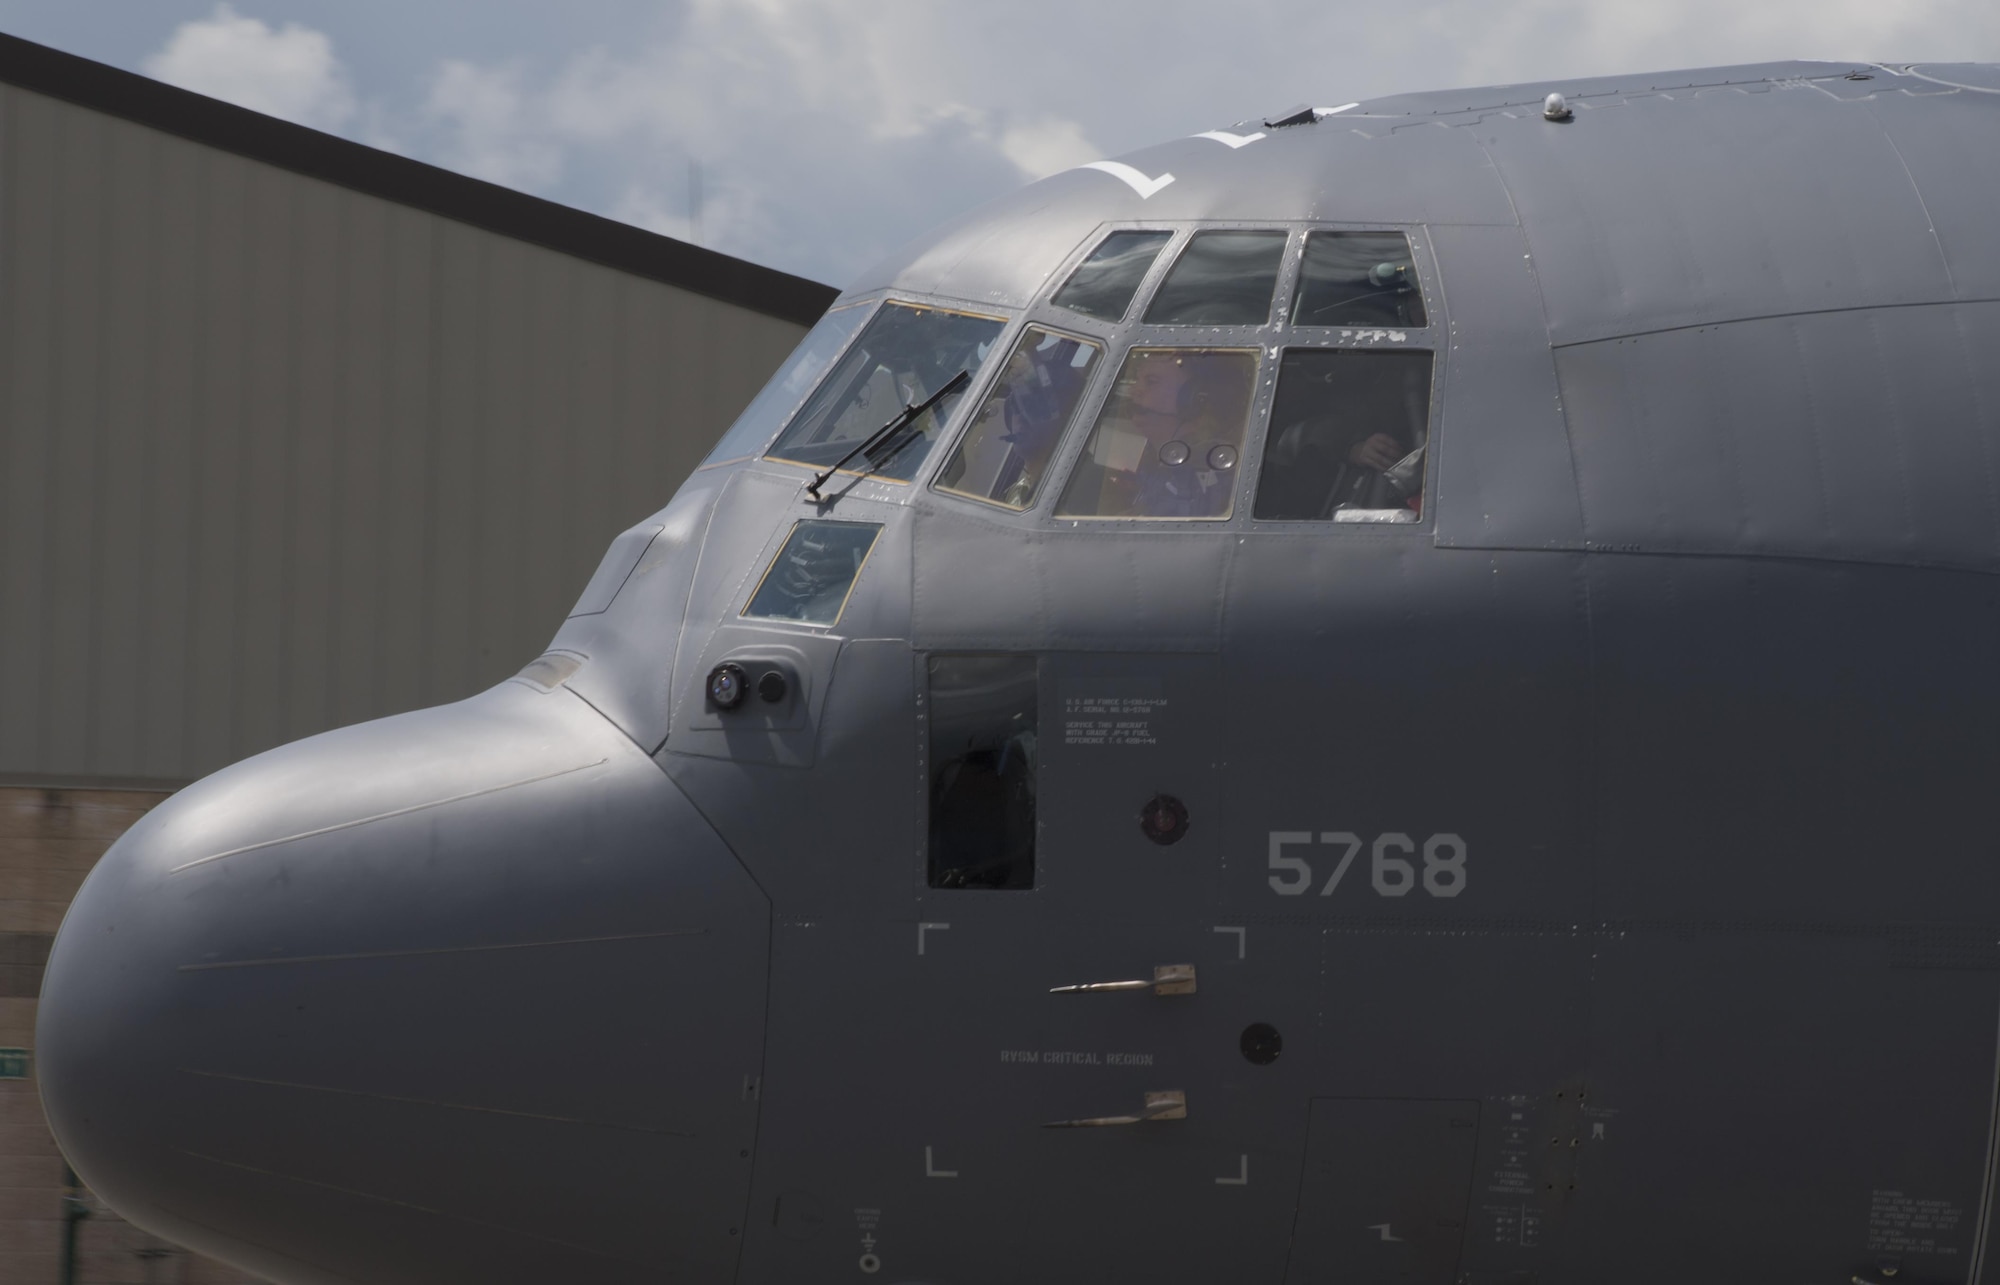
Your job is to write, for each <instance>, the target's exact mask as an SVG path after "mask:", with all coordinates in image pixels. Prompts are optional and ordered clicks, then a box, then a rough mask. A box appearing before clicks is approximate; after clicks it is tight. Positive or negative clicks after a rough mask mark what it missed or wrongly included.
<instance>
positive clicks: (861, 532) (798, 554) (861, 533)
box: [743, 519, 882, 625]
mask: <svg viewBox="0 0 2000 1285" xmlns="http://www.w3.org/2000/svg"><path fill="white" fill-rule="evenodd" d="M880 534H882V528H881V527H880V526H879V525H878V524H876V523H873V522H824V521H819V520H816V519H808V520H806V521H803V522H800V523H798V524H796V525H795V526H793V527H792V533H791V535H789V536H787V537H786V538H785V547H784V548H782V549H780V550H778V556H777V557H775V558H773V559H771V565H770V566H768V567H766V568H765V569H764V579H763V580H762V581H761V582H759V584H758V585H757V592H755V593H753V594H751V595H750V601H749V603H748V604H747V605H746V606H745V607H744V608H743V614H744V615H746V616H752V617H762V618H763V619H766V620H795V621H797V622H798V623H800V624H802V625H831V624H833V623H834V622H835V621H837V620H839V619H840V613H841V612H842V611H844V610H846V608H847V596H848V595H849V594H850V593H852V592H853V591H854V578H855V577H856V576H858V575H860V574H861V568H862V566H863V564H865V563H866V562H867V561H868V554H869V552H870V551H872V550H873V549H874V548H875V537H876V536H878V535H880Z"/></svg>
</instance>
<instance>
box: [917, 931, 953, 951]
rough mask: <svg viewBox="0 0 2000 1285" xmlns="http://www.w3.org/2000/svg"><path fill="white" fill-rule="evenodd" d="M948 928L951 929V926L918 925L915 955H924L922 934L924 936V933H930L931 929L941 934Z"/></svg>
mask: <svg viewBox="0 0 2000 1285" xmlns="http://www.w3.org/2000/svg"><path fill="white" fill-rule="evenodd" d="M949 927H951V925H950V924H918V925H917V953H918V954H919V955H921V954H923V953H924V934H925V933H927V932H929V931H930V930H931V929H933V928H935V929H937V930H938V931H939V932H943V931H944V930H945V929H947V928H949Z"/></svg>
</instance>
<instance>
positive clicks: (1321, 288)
mask: <svg viewBox="0 0 2000 1285" xmlns="http://www.w3.org/2000/svg"><path fill="white" fill-rule="evenodd" d="M1292 324H1293V325H1295V326H1421V325H1424V324H1425V322H1424V294H1423V291H1422V290H1420V289H1418V288H1417V269H1416V265H1415V264H1414V263H1413V262H1412V261H1411V259H1410V239H1409V238H1408V237H1406V236H1404V235H1403V234H1402V233H1401V232H1313V233H1309V234H1308V235H1307V236H1306V253H1305V260H1304V263H1303V264H1302V265H1301V266H1300V269H1299V294H1298V302H1296V303H1295V304H1293V305H1292Z"/></svg>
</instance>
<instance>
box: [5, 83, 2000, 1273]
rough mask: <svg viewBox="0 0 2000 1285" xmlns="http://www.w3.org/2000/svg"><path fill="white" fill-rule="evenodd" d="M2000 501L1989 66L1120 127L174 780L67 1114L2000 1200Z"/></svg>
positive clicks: (192, 1125)
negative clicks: (446, 643)
mask: <svg viewBox="0 0 2000 1285" xmlns="http://www.w3.org/2000/svg"><path fill="white" fill-rule="evenodd" d="M662 431H663V432H664V431H693V430H691V429H689V428H687V427H686V426H665V425H663V426H662ZM1997 572H2000V67H1994V66H1983V65H1982V66H1974V65H1951V66H1942V65H1919V66H1887V65H1871V64H1834V65H1828V64H1807V63H1794V64H1780V65H1771V66H1755V67H1735V68H1723V69H1719V70H1710V71H1694V72H1676V73H1671V74H1660V75H1636V76H1621V77H1613V78H1607V79H1601V80H1586V81H1578V82H1570V83H1565V84H1559V85H1533V86H1516V87H1507V88H1498V89H1474V90H1466V91H1461V92H1451V93H1430V94H1419V95H1412V96H1408V97H1398V98H1389V99H1382V100H1378V101H1374V102H1365V103H1348V104H1330V105H1327V106H1323V107H1321V106H1312V105H1305V106H1301V107H1298V108H1296V109H1293V110H1290V111H1287V112H1284V113H1282V114H1278V115H1273V116H1270V117H1267V118H1264V119H1260V120H1254V121H1248V122H1243V123H1239V124H1236V125H1232V126H1230V127H1229V128H1226V129H1216V130H1212V131H1210V132H1207V133H1204V134H1200V135H1197V136H1194V137H1192V138H1183V139H1180V140H1178V141H1175V142H1170V143H1166V144H1163V145H1161V146H1159V147H1154V148H1151V149H1148V150H1145V151H1140V152H1136V153H1133V154H1131V155H1128V156H1126V157H1124V158H1123V159H1121V160H1117V161H1100V162H1097V163H1094V164H1091V165H1086V166H1083V167H1081V168H1079V169H1075V170H1071V171H1068V172H1065V173H1062V174H1058V175H1056V176H1054V177H1051V178H1048V179H1045V180H1043V181H1041V182H1039V183H1036V184H1034V185H1033V186H1030V187H1028V188H1026V189H1025V190H1023V191H1021V192H1019V193H1017V194H1015V195H1013V196H1010V197H1007V198H1005V199H1003V200H1001V201H998V202H996V203H994V204H992V205H990V206H988V207H986V208H984V209H982V210H979V211H977V212H976V213H974V214H972V215H969V216H967V217H966V218H964V219H963V220H961V221H960V222H958V223H956V224H954V225H952V226H950V227H947V228H946V229H944V230H943V231H942V232H939V233H938V234H936V235H935V236H932V237H930V238H929V239H927V240H925V241H923V242H921V243H919V244H917V245H916V246H914V247H913V248H911V249H910V250H908V251H907V252H905V253H903V254H902V255H900V256H899V257H897V258H895V259H894V260H893V261H891V262H888V263H885V264H883V265H882V266H881V267H879V268H877V269H876V270H874V271H872V272H870V273H868V274H867V275H865V276H864V277H862V278H861V279H860V280H859V281H857V282H855V283H854V286H853V288H852V289H851V290H849V291H848V292H847V293H846V294H844V295H843V296H841V298H840V299H839V300H838V301H837V302H836V303H835V305H834V306H833V308H832V310H831V311H829V312H828V313H827V314H826V316H825V318H824V320H822V321H821V322H820V323H819V325H818V326H817V328H816V329H814V330H813V331H812V332H811V333H810V334H809V335H808V336H807V338H806V339H805V341H804V342H803V343H802V344H801V345H800V347H799V349H798V351H797V352H796V353H795V354H793V356H792V357H791V358H790V360H789V361H788V363H787V364H786V365H785V366H784V367H783V368H782V369H781V370H780V371H779V373H778V374H777V376H776V377H775V378H774V379H773V380H772V382H771V384H770V385H769V387H768V388H766V389H765V391H764V392H763V393H762V394H761V395H760V396H759V397H758V398H757V399H756V401H755V402H754V403H753V404H752V405H751V406H750V407H749V409H748V410H747V411H745V412H744V414H743V417H742V418H741V419H740V420H738V421H737V423H736V424H735V426H734V427H733V428H731V429H730V430H729V431H728V432H727V434H726V435H725V436H723V438H722V440H721V443H720V445H718V446H717V447H716V448H715V451H714V453H713V455H712V456H711V457H710V458H709V460H708V462H707V463H705V464H704V465H703V466H702V467H700V468H699V469H698V470H697V471H696V472H695V473H694V474H693V476H692V477H691V478H689V480H688V481H687V483H686V485H685V486H683V487H682V488H681V490H680V493H679V494H678V495H676V496H675V497H674V499H673V501H672V502H671V503H670V504H668V505H667V506H666V507H665V508H664V509H662V510H661V511H660V512H659V513H658V514H656V515H655V516H653V517H652V518H649V519H647V520H646V521H645V522H642V523H640V524H639V525H638V526H636V527H634V528H632V529H631V530H630V531H628V532H627V533H625V534H624V535H623V536H621V537H619V539H618V540H617V542H616V543H615V544H614V545H613V546H612V548H611V550H610V552H609V553H608V554H607V556H606V557H605V559H604V562H603V565H602V567H601V568H600V569H599V571H598V572H597V574H596V576H595V577H594V578H593V579H592V580H591V581H590V584H589V586H588V587H587V588H586V589H585V590H584V591H583V596H582V599H581V600H580V601H579V602H578V603H577V605H576V609H575V612H574V614H573V615H572V616H571V617H570V618H569V619H568V621H567V622H566V623H564V624H563V626H562V628H561V630H560V631H559V632H558V633H557V634H556V636H555V639H554V641H553V643H552V644H551V645H550V648H549V650H548V652H547V653H546V654H545V655H543V656H541V657H540V658H538V659H536V660H534V661H533V662H532V663H531V664H529V665H528V666H527V668H525V669H523V670H522V671H521V672H520V674H519V676H518V677H516V678H513V679H510V680H509V681H507V682H504V683H502V684H501V685H500V686H498V687H496V688H494V689H493V690H491V691H489V692H486V693H485V694H483V695H481V696H478V697H475V698H473V699H471V700H467V701H462V702H460V703H458V704H455V705H449V706H445V707H443V708H439V709H431V710H424V711H421V712H418V713H412V714H405V715H401V716H398V717H395V718H389V719H385V720H382V721H380V722H375V723H370V724H367V725H364V726H360V727H354V728H349V729H346V730H344V731H337V732H332V733H328V734H326V735H322V736H317V737H314V738H312V739H310V740H306V741H302V742H300V743H298V744H295V745H290V746H286V747H284V748H282V749H278V750H274V751H272V752H270V753H266V754H262V755H259V756H258V757H256V758H254V759H251V760H249V761H248V762H245V763H242V764H239V765H237V766H235V767H232V768H229V769H227V770H225V771H223V772H220V773H217V774H216V775H215V776H213V777H211V778H209V779H207V780H205V781H202V782H200V783H198V784H196V785H194V786H191V787H189V788H188V789H187V790H185V791H183V792H182V793H181V794H179V795H178V796H176V797H175V798H173V799H172V800H171V801H169V802H168V803H166V804H165V805H163V806H162V807H160V808H159V809H157V810H156V811H154V812H153V813H152V814H151V815H149V816H148V817H147V818H146V819H145V820H144V821H143V822H141V823H140V824H139V825H138V826H136V827H135V828H134V829H133V830H132V832H131V833H130V834H128V835H127V836H126V837H125V838H123V839H122V840H120V841H119V843H118V844H117V845H116V847H114V848H113V849H112V851H111V852H110V854H109V855H107V856H106V857H105V859H104V861H103V862H102V863H101V864H100V865H99V866H98V868H97V869H96V871H95V872H93V873H92V875H91V876H90V879H89V881H88V883H87V884H86V885H85V886H84V889H83V891H82V894H81V895H80V896H79V897H78V899H77V901H76V904H75V906H74V908H73V909H72V910H71V911H70V914H69V918H68V920H67V922H66V923H65V924H64V925H63V929H62V932H61V934H60V936H59V937H58V938H57V940H56V943H55V947H54V954H53V957H52V958H51V960H50V963H49V967H48V974H47V983H46V987H45V989H44V991H43V998H42V1005H41V1010H40V1013H41V1016H40V1032H39V1034H40V1054H41V1067H42V1074H43V1076H44V1077H45V1079H44V1085H43V1092H44V1095H45V1098H46V1102H47V1106H48V1111H49V1115H50V1118H51V1119H52V1120H53V1122H54V1125H55V1129H56V1132H57V1135H58V1137H59V1138H60V1140H61V1143H62V1146H63V1148H64V1150H65V1152H66V1153H67V1154H68V1156H69V1157H70V1158H71V1160H73V1161H74V1163H75V1166H76V1168H77V1170H78V1171H79V1172H80V1173H81V1174H82V1175H83V1176H84V1178H85V1179H86V1180H87V1181H88V1182H89V1184H90V1185H91V1186H92V1187H93V1188H94V1189H96V1190H97V1191H98V1192H100V1193H101V1194H102V1195H103V1197H104V1198H105V1199H106V1200H107V1201H109V1202H110V1203H111V1204H112V1205H113V1206H114V1207H116V1208H117V1209H119V1210H120V1211H121V1212H123V1213H124V1214H125V1215H126V1216H128V1217H129V1218H131V1219H132V1220H133V1221H135V1222H137V1223H140V1224H141V1225H143V1226H145V1227H148V1228H151V1229H153V1230H155V1231H157V1232H159V1233H160V1234H161V1235H163V1236H167V1237H170V1238H172V1239H174V1240H176V1241H179V1242H182V1243H184V1244H187V1245H189V1246H192V1247H194V1248H196V1249H199V1250H200V1251H202V1252H204V1253H208V1254H213V1255H216V1256H218V1257H221V1258H224V1259H227V1260H229V1261H231V1262H235V1263H239V1264H242V1265H243V1266H245V1267H246V1268H249V1269H250V1270H252V1271H255V1272H258V1273H261V1274H263V1275H265V1276H268V1277H270V1278H271V1279H272V1280H275V1281H282V1282H314V1283H319V1282H367V1283H369V1285H401V1283H405V1282H408V1283H411V1285H416V1283H426V1285H428V1283H433V1282H458V1281H464V1282H549V1281H564V1282H626V1281H633V1282H637V1281H655V1282H669V1283H681V1282H702V1283H707V1282H728V1281H737V1282H757V1283H789V1282H821V1281H844V1280H852V1281H856V1282H866V1281H871V1280H879V1281H882V1282H904V1283H908V1282H924V1283H926V1285H1019V1283H1023V1282H1158V1283H1165V1282H1200V1283H1204V1285H1215V1283H1220V1282H1230V1283H1242V1282H1271V1283H1273V1285H1276V1283H1277V1282H1335V1281H1338V1282H1342V1283H1344V1285H1356V1283H1363V1285H1365V1283H1372V1282H1392V1281H1393V1282H1402V1283H1405V1285H1447V1283H1451V1282H1467V1283H1472V1285H1503V1283H1505V1285H1529V1283H1533V1285H1558V1283H1559V1282H1560V1283H1581V1285H1605V1283H1607V1282H1617V1283H1620V1285H1641V1283H1645V1282H1661V1283H1665V1282H1673V1283H1675V1285H1688V1283H1692V1282H1746V1283H1747V1282H1756V1283H1758V1285H1845V1283H1846V1282H1850V1281H1862V1282H1872V1283H1876V1285H1890V1283H1892V1282H1895V1283H1909V1282H1945V1281H1950V1282H1979V1281H1981V1280H1982V1279H1985V1278H1990V1279H1991V1280H1993V1281H1995V1282H2000V1268H1991V1269H1989V1268H1988V1265H1987V1264H1988V1258H1989V1256H1990V1255H1991V1254H1993V1253H1994V1252H1995V1251H1994V1248H1993V1245H1992V1241H1993V1221H1994V1210H1995V1204H1996V1198H1995V1183H1994V1168H1995V1146H1994V1136H1995V1085H1996V1041H2000V820H1996V813H1995V810H1994V807H1993V804H1994V799H1995V787H1994V769H1995V766H1996V764H2000V676H1996V675H2000V578H1996V573H1997Z"/></svg>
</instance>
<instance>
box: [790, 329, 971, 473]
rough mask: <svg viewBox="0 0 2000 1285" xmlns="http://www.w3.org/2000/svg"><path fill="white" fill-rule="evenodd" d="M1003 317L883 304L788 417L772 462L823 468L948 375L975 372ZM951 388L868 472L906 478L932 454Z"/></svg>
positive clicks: (952, 401) (954, 398) (951, 402)
mask: <svg viewBox="0 0 2000 1285" xmlns="http://www.w3.org/2000/svg"><path fill="white" fill-rule="evenodd" d="M1005 324H1006V323H1005V322H1003V321H1002V320H1001V319H1000V318H998V317H982V316H979V315H978V314H976V313H968V312H954V311H951V310H950V309H946V308H927V307H922V306H919V305H917V304H909V303H893V302H892V303H886V304H884V305H882V309H881V311H880V312H877V313H876V314H875V317H874V319H873V320H872V321H870V322H869V323H868V325H867V328H866V329H864V330H863V331H862V332H861V334H860V335H859V336H858V337H856V339H855V340H854V342H853V343H852V344H850V345H849V346H848V349H847V352H846V353H845V354H844V355H843V356H842V357H841V358H840V360H839V362H838V363H836V364H835V365H834V367H833V371H832V373H831V374H829V375H828V376H827V377H826V379H825V380H824V381H822V382H821V384H820V386H819V389H818V391H816V392H815V393H813V395H812V397H811V398H810V399H809V400H808V401H807V402H806V404H805V406H804V407H803V408H801V409H800V411H799V413H798V414H797V415H795V416H793V418H792V422H791V426H790V427H788V428H786V429H785V432H784V435H783V436H782V437H780V438H779V439H778V441H777V444H776V445H774V446H773V447H772V448H771V450H770V452H769V454H770V458H772V459H774V460H785V461H787V462H790V463H793V464H805V465H809V466H811V467H813V468H825V467H827V466H828V465H830V464H833V463H835V462H837V461H838V460H839V459H840V458H841V457H842V456H844V455H846V454H847V453H848V452H849V451H851V450H853V449H854V448H855V447H856V446H857V445H859V444H860V443H861V442H862V441H864V440H866V439H867V438H868V437H869V435H870V434H872V433H874V432H875V431H876V430H877V429H879V428H881V427H882V426H883V425H884V424H886V423H888V422H889V421H890V420H892V419H894V418H895V417H896V415H897V414H898V413H899V412H901V411H902V409H903V408H904V407H905V406H915V405H918V404H919V403H921V402H923V401H924V400H925V399H926V398H928V397H930V396H931V395H932V394H933V393H935V392H937V390H938V389H940V388H943V387H944V386H945V385H946V384H947V383H949V382H950V381H951V378H952V376H954V375H956V374H958V373H959V372H960V371H961V370H965V371H971V372H973V373H975V374H976V373H978V370H979V367H980V365H981V364H982V363H983V362H984V361H985V360H986V356H987V354H988V352H990V351H991V350H992V347H993V341H994V340H995V339H996V338H997V337H998V336H999V334H1000V329H1001V327H1002V326H1003V325H1005ZM959 397H960V394H958V393H953V394H951V395H949V396H947V397H945V398H944V399H943V400H941V401H940V402H939V403H938V404H937V405H936V406H935V407H933V408H932V409H930V410H928V411H925V412H924V413H923V414H922V415H921V416H919V417H918V418H917V420H916V422H915V423H914V424H913V425H912V426H911V427H910V428H909V429H907V430H905V431H904V433H903V434H902V436H901V439H900V441H901V445H900V446H897V447H896V448H895V449H894V450H893V451H891V452H890V453H889V454H888V455H887V456H886V457H884V458H883V459H882V461H881V463H880V465H879V466H878V467H877V468H875V469H874V470H873V471H874V473H875V475H876V476H878V477H891V478H898V479H901V480H903V481H908V480H909V478H910V477H911V475H912V474H914V473H915V472H916V471H917V467H918V466H919V465H920V464H922V463H923V462H924V456H926V455H928V454H929V453H930V449H931V444H932V443H933V442H935V441H936V440H937V436H938V433H939V431H940V429H941V428H942V427H943V425H944V422H945V421H946V420H947V419H949V418H951V411H952V408H953V407H954V406H956V405H957V404H958V400H959Z"/></svg>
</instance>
